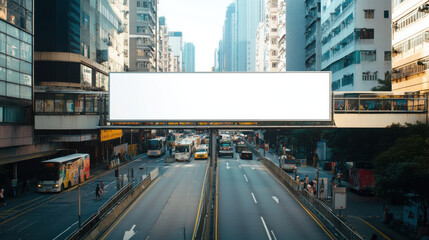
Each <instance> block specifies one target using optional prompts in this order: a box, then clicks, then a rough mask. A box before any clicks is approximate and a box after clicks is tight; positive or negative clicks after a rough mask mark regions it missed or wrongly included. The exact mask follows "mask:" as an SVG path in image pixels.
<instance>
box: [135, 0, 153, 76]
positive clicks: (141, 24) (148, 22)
mask: <svg viewBox="0 0 429 240" xmlns="http://www.w3.org/2000/svg"><path fill="white" fill-rule="evenodd" d="M157 20H158V1H157V0H130V1H129V23H130V24H129V42H128V44H129V52H128V54H129V66H128V68H129V71H139V72H156V71H157V68H158V67H157V61H158V60H157V55H158V51H157V46H156V45H157V35H158V34H157V31H158V28H157Z"/></svg>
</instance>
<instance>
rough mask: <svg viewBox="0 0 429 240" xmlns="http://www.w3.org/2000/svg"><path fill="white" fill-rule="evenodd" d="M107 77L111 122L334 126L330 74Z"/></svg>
mask: <svg viewBox="0 0 429 240" xmlns="http://www.w3.org/2000/svg"><path fill="white" fill-rule="evenodd" d="M109 77H110V87H109V91H110V93H109V97H110V99H109V106H110V107H109V114H110V115H109V119H110V121H151V122H156V121H161V122H170V121H171V122H176V121H177V122H180V121H189V122H194V121H195V122H199V121H238V122H246V121H331V106H332V104H331V97H332V95H331V79H330V78H331V74H330V72H282V73H110V76H109Z"/></svg>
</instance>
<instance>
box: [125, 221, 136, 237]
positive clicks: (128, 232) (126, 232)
mask: <svg viewBox="0 0 429 240" xmlns="http://www.w3.org/2000/svg"><path fill="white" fill-rule="evenodd" d="M135 227H136V225H135V224H134V225H133V226H132V227H131V229H130V230H129V231H125V233H124V238H123V240H129V239H130V238H132V237H133V236H134V234H136V232H134V228H135Z"/></svg>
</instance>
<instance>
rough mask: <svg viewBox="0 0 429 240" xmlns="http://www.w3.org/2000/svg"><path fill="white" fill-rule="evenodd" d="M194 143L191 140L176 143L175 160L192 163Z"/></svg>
mask: <svg viewBox="0 0 429 240" xmlns="http://www.w3.org/2000/svg"><path fill="white" fill-rule="evenodd" d="M193 145H194V144H193V142H192V141H189V140H186V139H185V140H183V141H180V142H176V146H175V152H174V158H175V159H176V161H190V160H191V156H192V152H193V151H192V149H193Z"/></svg>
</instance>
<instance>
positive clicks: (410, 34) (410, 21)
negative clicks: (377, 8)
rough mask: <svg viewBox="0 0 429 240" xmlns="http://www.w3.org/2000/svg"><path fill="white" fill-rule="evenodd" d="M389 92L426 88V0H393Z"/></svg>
mask: <svg viewBox="0 0 429 240" xmlns="http://www.w3.org/2000/svg"><path fill="white" fill-rule="evenodd" d="M392 11H393V12H392V91H398V92H421V93H422V92H428V91H429V71H428V69H429V1H428V0H394V1H393V8H392Z"/></svg>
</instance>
